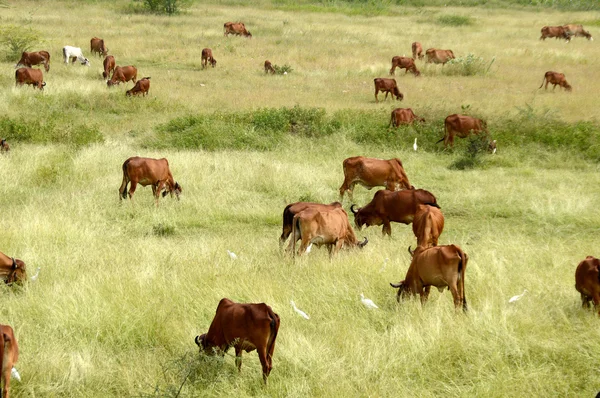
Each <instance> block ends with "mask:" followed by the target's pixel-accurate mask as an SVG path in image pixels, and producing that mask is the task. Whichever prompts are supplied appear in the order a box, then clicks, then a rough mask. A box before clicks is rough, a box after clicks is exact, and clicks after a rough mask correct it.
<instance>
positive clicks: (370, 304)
mask: <svg viewBox="0 0 600 398" xmlns="http://www.w3.org/2000/svg"><path fill="white" fill-rule="evenodd" d="M360 301H361V302H362V303H363V304H364V306H365V307H367V308H369V309H371V308H379V307H378V306H377V304H375V303H374V302H373V300H371V299H368V298H365V295H364V294H362V293H361V294H360Z"/></svg>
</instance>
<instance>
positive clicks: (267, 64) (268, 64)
mask: <svg viewBox="0 0 600 398" xmlns="http://www.w3.org/2000/svg"><path fill="white" fill-rule="evenodd" d="M265 73H271V74H272V75H274V74H275V68H273V65H272V64H271V61H269V60H266V61H265Z"/></svg>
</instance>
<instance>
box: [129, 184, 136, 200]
mask: <svg viewBox="0 0 600 398" xmlns="http://www.w3.org/2000/svg"><path fill="white" fill-rule="evenodd" d="M136 188H137V182H135V181H131V184H130V185H129V199H133V194H134V193H135V189H136Z"/></svg>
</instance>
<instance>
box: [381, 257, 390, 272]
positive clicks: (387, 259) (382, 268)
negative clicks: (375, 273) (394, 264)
mask: <svg viewBox="0 0 600 398" xmlns="http://www.w3.org/2000/svg"><path fill="white" fill-rule="evenodd" d="M389 260H390V259H389V258H386V259H385V260H383V265H382V266H381V268H380V269H379V272H383V270H384V269H385V267H386V266H387V262H388V261H389Z"/></svg>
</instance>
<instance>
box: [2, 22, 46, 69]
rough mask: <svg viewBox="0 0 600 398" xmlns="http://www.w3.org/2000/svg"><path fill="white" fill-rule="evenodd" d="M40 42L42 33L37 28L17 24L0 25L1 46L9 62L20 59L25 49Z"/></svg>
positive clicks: (5, 58)
mask: <svg viewBox="0 0 600 398" xmlns="http://www.w3.org/2000/svg"><path fill="white" fill-rule="evenodd" d="M40 42H41V34H40V32H38V31H37V30H35V29H32V28H28V27H22V26H15V25H6V26H2V27H0V46H2V47H3V53H4V57H3V58H4V60H5V61H7V62H16V61H18V60H19V59H20V58H21V53H22V52H23V51H27V50H31V49H32V47H33V46H34V45H36V44H38V43H40Z"/></svg>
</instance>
